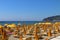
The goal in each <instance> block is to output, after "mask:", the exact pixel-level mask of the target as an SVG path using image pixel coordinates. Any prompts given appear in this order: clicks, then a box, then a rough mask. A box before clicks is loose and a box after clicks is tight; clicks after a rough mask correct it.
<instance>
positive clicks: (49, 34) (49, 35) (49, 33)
mask: <svg viewBox="0 0 60 40" xmlns="http://www.w3.org/2000/svg"><path fill="white" fill-rule="evenodd" d="M47 35H48V37H51V36H52V34H51V30H50V29H49V31H48V33H47Z"/></svg>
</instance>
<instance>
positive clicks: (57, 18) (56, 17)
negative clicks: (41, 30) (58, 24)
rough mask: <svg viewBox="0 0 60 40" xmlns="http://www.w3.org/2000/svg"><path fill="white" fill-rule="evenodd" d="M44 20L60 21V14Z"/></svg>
mask: <svg viewBox="0 0 60 40" xmlns="http://www.w3.org/2000/svg"><path fill="white" fill-rule="evenodd" d="M43 21H45V22H46V21H50V22H55V21H60V15H56V16H51V17H47V18H44V19H43Z"/></svg>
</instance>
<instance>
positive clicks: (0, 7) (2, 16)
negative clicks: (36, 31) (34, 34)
mask: <svg viewBox="0 0 60 40" xmlns="http://www.w3.org/2000/svg"><path fill="white" fill-rule="evenodd" d="M55 15H60V0H0V21H41V20H42V19H44V18H46V17H50V16H55Z"/></svg>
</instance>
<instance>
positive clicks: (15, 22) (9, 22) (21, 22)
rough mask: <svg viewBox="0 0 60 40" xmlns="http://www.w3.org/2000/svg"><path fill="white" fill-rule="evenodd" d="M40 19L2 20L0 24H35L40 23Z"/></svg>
mask: <svg viewBox="0 0 60 40" xmlns="http://www.w3.org/2000/svg"><path fill="white" fill-rule="evenodd" d="M39 22H40V21H0V24H1V25H4V24H12V23H14V24H18V23H20V24H34V23H39Z"/></svg>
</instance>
